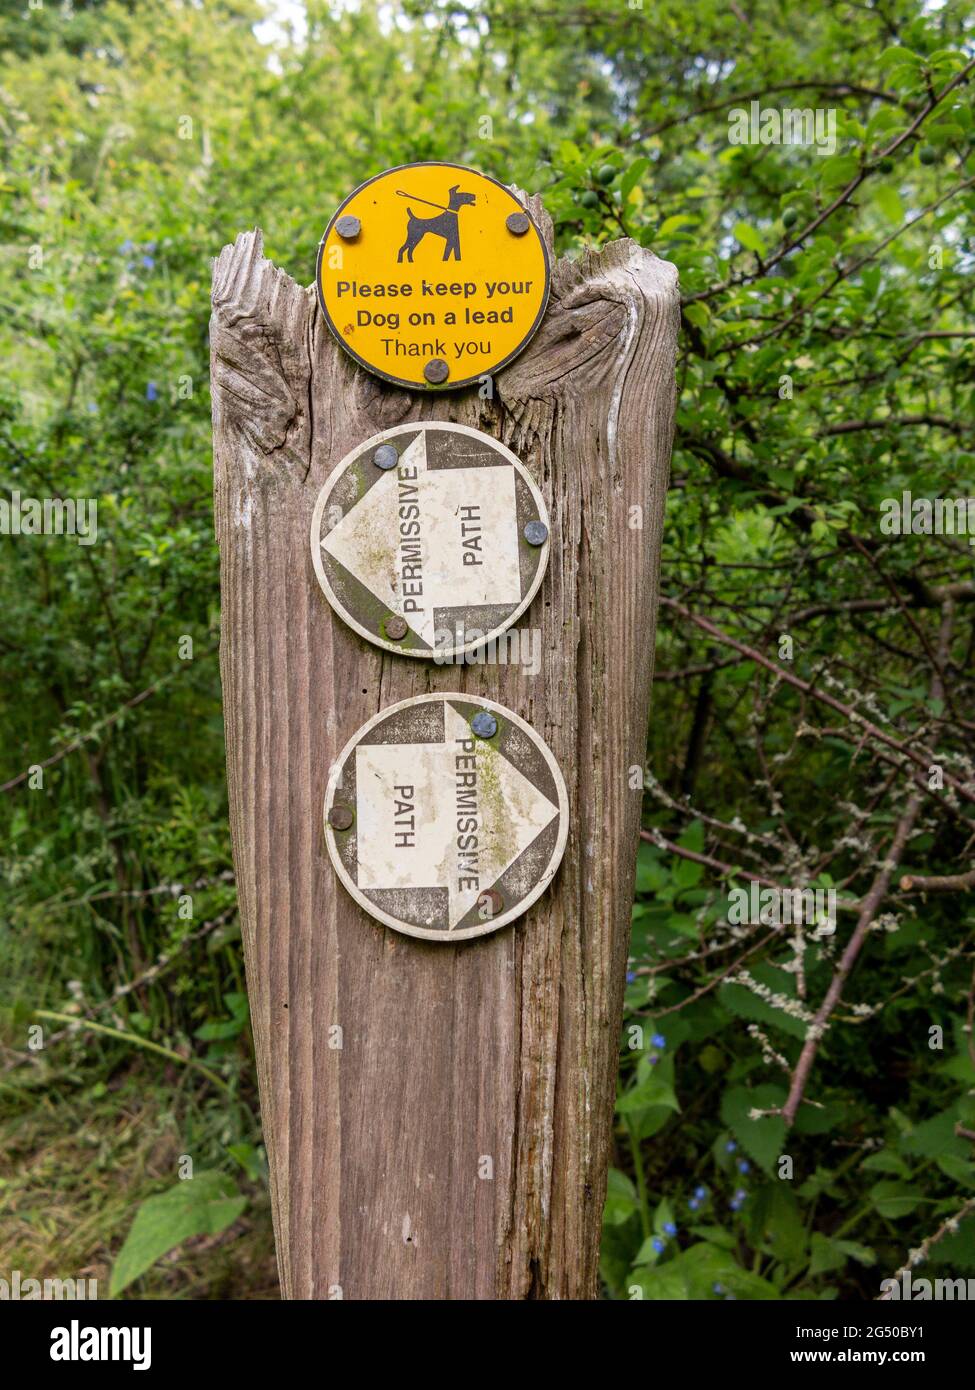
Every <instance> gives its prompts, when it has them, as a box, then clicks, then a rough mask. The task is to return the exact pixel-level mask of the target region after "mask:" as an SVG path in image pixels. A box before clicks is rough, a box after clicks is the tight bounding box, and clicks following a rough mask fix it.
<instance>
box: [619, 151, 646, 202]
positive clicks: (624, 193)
mask: <svg viewBox="0 0 975 1390" xmlns="http://www.w3.org/2000/svg"><path fill="white" fill-rule="evenodd" d="M649 168H650V161H649V159H645V158H644V156H643V155H641V156H640V158H639V159H634V161H633V163H632V164H631V165H630V167H629V168H628V169H627V171H626V173H625V174H624V175H623V177H622V178H621V179H620V198H621V199H622V201H623V202H624V203H626V202H628V200H629V197H630V194H631V193H632V192H633V190H634V188H635V187H636V186H637V184H638V183H639V182H640V180H641V179H642V178H643V175H644V174H645V173H646V172H647V170H648V169H649Z"/></svg>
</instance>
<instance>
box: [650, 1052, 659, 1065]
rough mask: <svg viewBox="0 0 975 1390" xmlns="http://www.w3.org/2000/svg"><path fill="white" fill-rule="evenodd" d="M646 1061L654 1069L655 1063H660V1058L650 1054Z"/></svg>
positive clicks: (654, 1053)
mask: <svg viewBox="0 0 975 1390" xmlns="http://www.w3.org/2000/svg"><path fill="white" fill-rule="evenodd" d="M647 1061H648V1062H649V1063H650V1065H651V1066H652V1067H655V1066H656V1065H657V1063H658V1062H659V1061H660V1058H659V1057H658V1055H657V1053H656V1052H651V1053H650V1056H649V1057H648V1058H647Z"/></svg>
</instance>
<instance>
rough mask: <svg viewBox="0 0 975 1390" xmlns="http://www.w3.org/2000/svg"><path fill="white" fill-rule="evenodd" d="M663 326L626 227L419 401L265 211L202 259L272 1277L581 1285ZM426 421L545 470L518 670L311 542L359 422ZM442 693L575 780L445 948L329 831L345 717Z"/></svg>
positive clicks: (644, 609)
mask: <svg viewBox="0 0 975 1390" xmlns="http://www.w3.org/2000/svg"><path fill="white" fill-rule="evenodd" d="M529 205H530V206H531V209H532V211H533V213H534V214H535V216H536V218H537V219H538V220H539V225H541V226H543V227H544V229H545V233H546V236H547V237H548V239H549V241H551V224H550V222H549V220H548V218H547V216H546V215H545V213H544V210H543V209H542V207H541V204H540V203H539V202H538V200H535V199H533V200H531V201H530V204H529ZM677 324H678V300H677V276H676V271H675V270H674V268H673V267H672V266H670V265H668V264H666V263H665V262H662V261H659V260H657V259H656V257H654V256H653V255H652V254H651V253H650V252H648V251H646V250H643V249H641V248H640V247H638V246H637V245H636V244H635V243H633V242H631V241H620V242H616V243H614V244H612V245H610V246H608V247H606V248H605V249H604V250H603V251H602V252H601V253H599V254H587V255H585V256H583V258H582V259H581V260H580V261H579V262H576V263H569V262H566V261H560V262H558V264H557V265H556V267H555V269H554V273H553V282H552V298H551V303H550V306H549V309H548V312H547V314H546V316H545V319H544V321H543V324H542V326H541V328H540V329H539V332H538V334H537V335H536V337H535V339H534V340H533V342H532V343H531V344H530V346H529V347H528V348H527V349H526V350H525V352H524V353H523V354H522V355H521V356H520V357H519V358H518V359H517V360H516V361H515V362H514V363H512V364H511V365H510V366H509V367H508V368H506V369H505V370H504V371H503V372H501V373H499V374H498V376H497V377H496V378H495V382H494V399H493V400H481V399H479V397H478V393H477V391H476V390H467V391H462V392H451V393H447V394H438V395H435V396H424V395H422V394H419V393H411V392H408V391H403V390H400V389H397V388H396V387H391V386H388V385H386V384H384V383H382V382H380V381H379V380H378V379H376V378H373V377H372V376H370V375H369V374H368V373H366V372H365V371H363V370H361V369H360V368H357V367H356V366H355V365H354V364H353V363H352V362H351V360H350V359H349V358H347V357H346V355H345V354H344V353H343V352H342V350H341V349H340V348H339V347H338V346H337V344H336V343H335V342H334V340H333V339H332V338H331V336H330V334H329V333H328V331H327V328H326V327H325V324H324V322H323V320H322V316H321V314H320V312H319V310H318V307H317V303H316V299H315V294H314V290H313V289H304V288H301V287H299V286H298V285H296V284H295V283H294V281H292V280H291V279H289V277H288V276H287V275H285V274H284V273H283V272H282V271H281V270H279V269H277V268H276V267H274V266H272V265H271V264H270V263H269V262H268V261H266V260H264V259H263V255H262V240H261V235H260V232H258V231H254V232H249V233H246V234H244V235H241V236H240V237H238V239H237V241H236V243H235V244H234V245H233V246H228V247H225V248H224V250H223V251H222V253H221V255H220V257H219V258H218V260H217V261H216V263H215V267H214V277H213V316H212V320H211V352H212V363H211V374H212V396H213V430H214V508H215V519H216V529H217V536H218V540H219V545H220V556H221V592H222V641H221V671H222V677H223V689H224V709H225V725H226V737H227V772H228V781H229V794H230V815H231V829H232V834H233V846H234V862H235V866H236V872H237V883H238V892H239V898H240V912H241V922H242V926H243V938H244V950H245V959H246V966H247V979H248V988H249V992H250V1000H251V1010H252V1016H253V1023H254V1036H255V1044H256V1051H257V1065H258V1077H259V1082H260V1092H261V1102H262V1110H263V1123H264V1133H265V1137H266V1142H267V1148H268V1154H269V1159H270V1165H271V1179H272V1194H273V1206H274V1221H275V1232H276V1239H277V1249H278V1262H279V1268H280V1274H281V1284H282V1290H283V1292H284V1295H285V1296H286V1297H291V1298H327V1297H329V1296H333V1297H334V1296H336V1286H337V1287H338V1288H340V1289H341V1292H342V1296H343V1297H345V1298H356V1299H362V1298H378V1299H391V1298H397V1299H420V1298H428V1299H466V1298H479V1299H499V1298H513V1299H523V1298H593V1297H595V1296H596V1294H597V1260H598V1250H599V1233H600V1218H601V1209H602V1203H603V1198H604V1192H605V1182H606V1167H607V1152H608V1147H609V1139H610V1127H611V1122H612V1112H613V1100H614V1094H615V1077H616V1067H617V1055H618V1054H617V1048H618V1039H619V1030H620V1024H621V1013H622V996H623V987H624V977H625V969H626V956H627V949H628V941H629V926H630V922H629V918H630V903H631V897H632V883H633V868H634V860H635V855H636V848H637V837H638V827H639V811H640V794H639V792H634V791H631V790H629V787H628V769H629V768H630V767H631V766H633V765H637V766H642V764H643V761H644V754H645V742H646V723H647V712H648V701H649V690H650V679H651V663H652V653H653V647H654V628H655V617H656V606H657V572H658V564H659V554H660V531H661V522H662V513H663V506H664V497H665V492H666V484H667V477H668V470H669V460H670V447H671V438H672V431H673V416H674V395H675V382H674V361H675V352H676V339H677ZM421 419H440V420H452V421H457V422H459V423H462V424H467V425H472V426H474V427H475V428H478V429H481V430H484V431H485V432H486V433H488V434H490V435H492V436H494V437H495V438H497V439H500V440H502V441H503V442H504V443H505V444H506V445H508V447H509V448H511V449H512V450H514V452H515V453H516V454H518V455H519V457H520V458H521V459H522V460H523V461H524V463H525V465H526V467H527V468H528V469H529V471H530V472H531V473H532V475H533V477H534V478H535V481H536V482H537V484H538V485H539V487H540V488H541V490H542V493H543V494H544V497H545V500H546V503H547V506H548V509H549V513H550V517H551V521H552V551H551V558H550V561H549V566H548V572H547V575H546V577H545V581H544V583H543V585H542V588H541V590H540V592H539V594H538V595H537V597H536V598H535V600H534V602H533V603H532V605H531V607H530V608H529V609H528V611H527V613H526V614H525V615H524V616H523V617H522V619H521V620H520V624H519V626H520V627H522V628H524V627H534V628H537V629H540V632H541V653H542V656H541V669H540V670H539V671H538V672H537V674H534V675H533V674H531V673H530V671H528V670H526V669H525V668H524V667H522V666H497V665H495V666H486V665H482V666H478V665H466V666H449V665H445V666H437V665H435V664H434V663H433V662H431V661H420V660H408V659H405V658H402V657H398V656H395V655H392V654H389V653H385V652H382V651H380V650H379V649H377V648H375V647H372V646H371V645H369V644H368V643H366V642H365V641H363V640H362V639H361V638H359V637H357V636H356V635H355V634H354V633H353V632H352V631H351V630H350V629H348V628H347V627H346V626H344V625H343V623H342V622H341V621H340V619H338V618H337V617H336V616H335V615H334V614H333V612H332V610H331V608H330V607H329V605H328V602H327V601H326V599H325V597H324V595H323V594H322V592H321V591H320V589H319V587H318V584H317V582H316V580H315V576H314V573H313V569H312V562H311V556H310V548H309V544H308V534H309V526H310V519H311V513H312V509H313V507H314V503H315V498H316V495H317V493H318V491H319V489H320V488H321V486H322V484H323V482H324V480H325V479H326V477H327V476H328V474H329V472H330V471H331V469H332V468H333V467H335V465H336V464H337V463H338V462H339V461H340V460H341V459H342V458H343V457H344V455H345V454H346V453H347V452H348V451H349V450H350V449H351V448H352V447H353V446H354V445H356V444H357V443H359V442H360V441H361V440H363V439H365V438H366V437H367V436H369V435H372V434H375V433H377V432H378V431H380V430H382V429H386V428H388V427H390V426H391V425H394V424H399V423H401V422H407V421H416V420H421ZM636 507H639V508H641V509H642V520H643V526H642V529H637V528H636V527H635V526H634V524H633V523H634V518H635V517H636V515H637V514H636V513H635V512H633V511H632V510H631V509H633V508H636ZM431 690H458V691H463V692H469V693H470V694H471V695H472V696H474V697H477V696H478V695H483V696H486V697H488V698H491V699H494V700H498V701H500V702H501V703H502V704H504V705H507V706H509V707H510V708H511V709H512V710H514V711H515V712H516V713H518V714H519V715H521V716H522V718H524V719H526V720H527V721H528V722H529V723H530V724H532V725H533V727H534V728H535V729H536V730H537V731H538V733H539V734H540V735H541V736H542V737H543V738H544V739H545V740H546V742H547V743H548V745H549V747H550V748H551V749H552V751H553V753H554V754H555V757H556V759H557V761H558V763H559V764H560V766H561V768H562V771H563V774H564V776H565V780H566V783H567V786H568V790H569V804H570V832H569V840H568V846H567V849H566V854H565V858H564V861H563V864H562V868H561V870H560V872H559V874H558V875H557V877H556V879H555V883H554V886H553V888H552V889H550V890H549V891H548V892H547V893H546V894H545V895H544V896H543V897H542V898H541V899H540V901H539V902H538V903H537V904H536V905H535V906H534V907H533V908H532V909H531V910H530V911H529V912H528V914H527V915H526V916H525V917H523V918H522V919H521V920H520V922H518V923H516V924H514V925H513V926H510V927H507V928H504V929H502V930H501V931H499V932H497V933H496V934H495V935H493V936H488V937H484V938H480V939H478V940H476V941H472V942H469V943H466V944H459V945H456V946H447V945H438V944H435V943H429V944H428V943H425V942H422V941H417V940H414V939H411V938H408V937H405V936H402V935H398V934H397V933H396V932H393V931H390V930H386V929H385V928H383V927H382V926H381V925H379V924H378V923H376V922H375V921H373V920H372V919H371V918H369V917H368V916H366V915H365V913H363V912H362V911H361V909H360V908H359V907H358V906H357V905H356V904H355V903H354V902H353V900H352V899H351V898H350V897H349V895H348V894H347V893H346V892H345V891H344V889H343V888H342V886H341V885H340V883H339V882H338V880H337V878H336V876H335V874H334V872H333V870H332V867H331V865H330V863H329V860H328V856H327V854H326V851H325V846H324V838H323V834H322V804H323V798H324V794H325V786H326V781H327V777H328V771H329V767H330V765H331V763H332V761H333V759H334V758H335V757H336V756H337V755H338V753H339V752H340V751H341V749H342V747H343V745H344V744H345V742H346V740H347V739H348V738H349V737H350V736H351V735H352V734H353V733H354V732H355V731H356V729H358V728H359V726H360V725H362V724H364V723H365V722H366V720H367V719H368V718H370V717H371V716H372V715H373V714H375V713H376V712H377V710H379V709H380V708H382V707H383V706H386V705H390V704H393V703H395V702H396V701H398V700H403V699H406V698H408V697H409V696H412V695H417V694H421V693H424V692H426V691H431ZM334 1025H338V1026H339V1027H341V1029H342V1034H343V1036H342V1044H343V1045H342V1047H341V1049H338V1048H335V1047H330V1045H329V1042H330V1036H332V1037H333V1038H334V1035H330V1029H332V1028H333V1026H334ZM482 1156H488V1157H490V1159H491V1160H492V1163H493V1178H492V1179H490V1180H484V1179H482V1178H479V1176H478V1171H479V1161H480V1160H481V1158H482Z"/></svg>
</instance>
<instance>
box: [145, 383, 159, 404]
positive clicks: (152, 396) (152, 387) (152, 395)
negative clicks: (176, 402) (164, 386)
mask: <svg viewBox="0 0 975 1390" xmlns="http://www.w3.org/2000/svg"><path fill="white" fill-rule="evenodd" d="M158 396H159V387H158V386H157V385H156V383H155V382H154V381H150V382H149V384H148V386H147V387H146V400H147V401H154V400H156V399H158Z"/></svg>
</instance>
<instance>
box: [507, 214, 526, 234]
mask: <svg viewBox="0 0 975 1390" xmlns="http://www.w3.org/2000/svg"><path fill="white" fill-rule="evenodd" d="M504 225H505V226H506V227H507V229H508V231H509V232H510V233H511V234H512V236H524V235H525V233H526V232H527V231H528V228H529V227H530V226H531V218H530V217H529V216H528V213H527V212H512V213H509V214H508V216H507V217H506V218H505V221H504Z"/></svg>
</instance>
